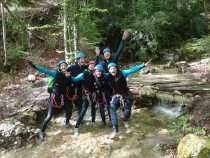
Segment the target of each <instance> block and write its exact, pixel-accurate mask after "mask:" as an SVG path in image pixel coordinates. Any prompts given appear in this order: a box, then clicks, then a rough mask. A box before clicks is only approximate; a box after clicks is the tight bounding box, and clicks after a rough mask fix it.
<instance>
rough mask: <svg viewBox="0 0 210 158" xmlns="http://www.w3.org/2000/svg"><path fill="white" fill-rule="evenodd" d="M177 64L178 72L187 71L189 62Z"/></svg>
mask: <svg viewBox="0 0 210 158" xmlns="http://www.w3.org/2000/svg"><path fill="white" fill-rule="evenodd" d="M175 65H176V67H177V70H178V72H180V73H185V72H186V71H187V68H188V64H187V62H186V61H180V62H176V63H175Z"/></svg>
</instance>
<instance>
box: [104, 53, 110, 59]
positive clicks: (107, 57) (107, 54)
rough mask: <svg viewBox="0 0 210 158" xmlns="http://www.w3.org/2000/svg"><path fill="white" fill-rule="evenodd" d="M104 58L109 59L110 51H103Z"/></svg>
mask: <svg viewBox="0 0 210 158" xmlns="http://www.w3.org/2000/svg"><path fill="white" fill-rule="evenodd" d="M104 58H105V59H106V60H108V59H110V58H111V53H110V52H104Z"/></svg>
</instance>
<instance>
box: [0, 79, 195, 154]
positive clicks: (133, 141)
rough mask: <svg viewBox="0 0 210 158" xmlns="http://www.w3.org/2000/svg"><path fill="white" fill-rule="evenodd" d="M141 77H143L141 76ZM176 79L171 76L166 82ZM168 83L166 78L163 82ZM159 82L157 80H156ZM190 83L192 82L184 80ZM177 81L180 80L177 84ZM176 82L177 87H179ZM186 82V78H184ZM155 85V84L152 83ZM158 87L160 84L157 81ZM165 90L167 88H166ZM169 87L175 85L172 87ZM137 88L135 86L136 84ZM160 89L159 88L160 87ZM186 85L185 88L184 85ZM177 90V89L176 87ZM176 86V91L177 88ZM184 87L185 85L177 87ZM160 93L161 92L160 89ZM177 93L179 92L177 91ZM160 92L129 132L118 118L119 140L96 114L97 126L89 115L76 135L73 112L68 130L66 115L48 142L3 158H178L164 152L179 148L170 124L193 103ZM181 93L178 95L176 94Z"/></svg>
mask: <svg viewBox="0 0 210 158" xmlns="http://www.w3.org/2000/svg"><path fill="white" fill-rule="evenodd" d="M141 77H142V76H141ZM149 77H151V78H154V76H151V75H145V76H143V77H142V80H141V82H143V83H149V81H151V80H150V79H148V78H149ZM170 79H171V80H174V76H170V75H169V77H168V79H167V82H168V81H170ZM163 80H165V78H164V79H163ZM155 81H157V80H155ZM184 81H186V82H187V83H192V81H189V80H188V79H186V78H185V80H184ZM129 82H132V83H134V84H136V85H137V84H139V83H140V82H139V80H138V79H136V77H133V78H131V80H129ZM177 82H178V81H177ZM177 82H176V84H177ZM181 82H183V79H181ZM150 84H153V85H154V83H150ZM155 84H159V83H158V82H157V83H155ZM160 85H161V86H162V87H164V89H166V87H167V86H163V84H162V83H161V84H160ZM169 85H170V87H171V86H172V84H170V83H169ZM134 86H135V85H134ZM161 86H160V87H161ZM185 86H186V85H185ZM174 87H175V86H174ZM174 87H173V88H174ZM178 87H181V88H183V87H182V86H178ZM160 90H161V89H160ZM174 90H177V89H176V88H175V89H174ZM174 90H173V91H172V92H171V91H170V92H168V91H164V90H163V91H161V92H158V93H157V95H156V97H157V98H158V101H157V102H156V103H155V105H153V106H152V107H141V108H139V106H138V105H136V106H135V107H138V108H133V110H132V116H131V119H130V122H129V127H130V129H129V130H126V129H125V128H124V127H123V123H122V120H121V119H119V120H120V121H119V130H120V134H119V137H118V138H117V139H110V137H109V136H110V134H111V132H112V129H111V128H110V127H109V126H108V125H107V126H105V127H104V126H101V125H100V118H99V116H98V115H99V114H98V113H97V121H96V125H95V126H94V127H92V125H91V124H90V116H88V115H87V116H86V117H85V121H84V124H82V126H81V129H80V135H79V136H78V137H75V136H74V135H73V127H74V125H75V120H76V116H77V114H76V113H74V115H73V117H72V120H71V127H70V128H69V129H66V128H64V126H63V124H64V123H63V120H64V118H63V114H61V116H59V117H57V118H54V119H53V120H52V121H51V123H50V124H49V126H48V128H47V131H46V134H47V138H46V140H45V141H43V142H40V141H39V140H38V139H36V140H35V141H33V142H31V143H29V144H27V145H24V146H22V147H21V148H12V149H7V150H1V151H0V157H1V158H14V157H15V158H23V157H24V158H40V157H41V158H58V157H59V158H60V157H62V158H69V157H73V158H83V157H85V158H98V157H100V158H109V157H112V158H128V157H130V158H175V157H176V156H175V155H174V153H173V152H172V151H171V152H170V150H169V151H165V149H164V146H176V145H177V143H178V142H177V136H176V135H174V134H173V135H172V134H170V132H169V131H168V130H167V123H168V122H169V121H170V120H172V119H175V118H176V117H178V116H180V115H182V114H183V112H184V107H185V105H188V104H190V103H191V101H192V97H191V95H189V94H186V95H183V94H179V93H178V92H174ZM177 93H178V94H177ZM118 112H119V115H118V116H119V118H122V112H120V109H119V110H118Z"/></svg>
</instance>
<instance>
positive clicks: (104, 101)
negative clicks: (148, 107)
mask: <svg viewBox="0 0 210 158" xmlns="http://www.w3.org/2000/svg"><path fill="white" fill-rule="evenodd" d="M127 37H128V32H127V31H125V32H124V33H123V36H122V40H121V42H120V44H119V46H118V49H117V51H116V53H115V54H112V53H111V50H110V48H105V49H103V50H100V49H99V48H96V50H95V52H96V59H95V60H91V61H89V62H88V65H86V60H87V54H86V53H85V52H82V51H79V52H78V53H77V56H76V63H75V64H73V65H68V64H67V62H66V61H65V60H61V61H59V62H58V64H57V69H56V70H51V69H48V68H46V67H44V66H42V65H38V64H33V63H32V62H29V64H30V65H31V66H32V67H33V68H35V69H36V70H38V71H39V72H41V73H45V74H46V75H48V76H50V77H53V79H54V82H53V86H52V89H51V90H50V91H49V93H50V96H49V99H48V113H47V116H46V118H45V120H44V122H43V124H42V127H41V131H40V133H39V137H40V138H41V139H44V137H45V130H46V127H47V125H48V123H49V121H50V120H51V118H52V116H53V115H54V114H55V111H56V109H61V108H63V109H64V111H65V126H66V127H69V126H70V124H69V121H70V119H71V116H72V109H73V105H75V107H76V108H77V110H78V118H77V120H76V125H75V128H74V135H75V136H78V135H79V127H80V125H81V123H82V121H83V118H84V116H85V114H86V112H87V109H88V107H90V108H91V119H92V120H91V121H92V123H93V124H94V123H95V119H96V106H98V107H99V112H100V116H101V122H102V125H106V124H107V122H106V121H107V119H106V113H107V114H108V120H109V122H110V124H111V126H112V129H113V132H112V134H111V138H114V137H116V136H117V134H118V132H119V130H118V116H117V109H118V108H119V107H120V106H122V109H123V115H124V118H123V122H124V126H125V128H128V127H129V125H128V120H129V118H130V115H131V107H132V104H133V97H132V95H131V93H130V92H129V88H128V85H127V80H126V78H127V77H128V76H129V75H131V74H133V73H136V72H138V71H139V70H141V69H142V68H144V67H145V66H147V65H148V64H149V63H150V61H148V62H147V63H145V64H140V65H137V66H133V67H131V68H129V69H124V70H120V69H119V67H118V59H119V56H120V55H121V54H122V52H123V46H124V40H125V39H126V38H127ZM101 52H102V53H101Z"/></svg>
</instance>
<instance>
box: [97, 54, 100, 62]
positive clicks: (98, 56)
mask: <svg viewBox="0 0 210 158" xmlns="http://www.w3.org/2000/svg"><path fill="white" fill-rule="evenodd" d="M99 63H100V55H97V56H96V64H99Z"/></svg>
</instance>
